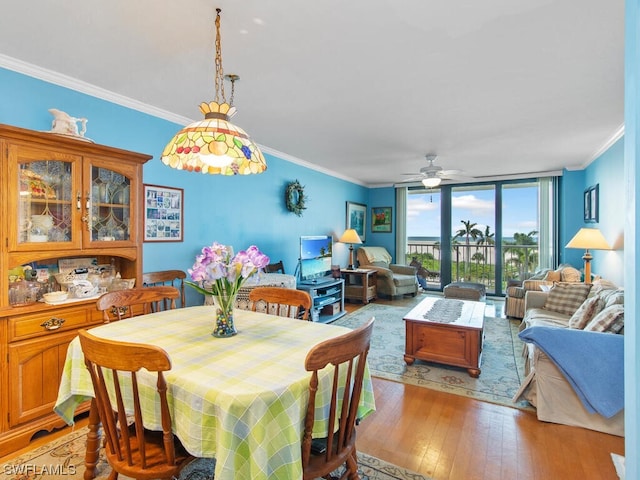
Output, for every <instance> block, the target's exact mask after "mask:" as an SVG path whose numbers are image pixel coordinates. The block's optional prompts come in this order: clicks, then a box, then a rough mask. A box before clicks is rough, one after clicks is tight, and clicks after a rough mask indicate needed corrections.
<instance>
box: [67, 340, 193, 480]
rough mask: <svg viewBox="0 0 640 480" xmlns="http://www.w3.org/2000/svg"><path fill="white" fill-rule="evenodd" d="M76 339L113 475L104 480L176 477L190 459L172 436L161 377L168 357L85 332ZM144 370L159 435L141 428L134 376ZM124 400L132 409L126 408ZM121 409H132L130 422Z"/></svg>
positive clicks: (158, 350)
mask: <svg viewBox="0 0 640 480" xmlns="http://www.w3.org/2000/svg"><path fill="white" fill-rule="evenodd" d="M78 335H79V337H80V345H81V347H82V352H83V354H84V361H85V364H86V366H87V369H88V370H89V374H90V375H91V382H92V384H93V390H94V392H95V406H96V407H97V409H98V415H99V417H100V421H101V422H102V430H103V432H104V439H105V442H104V443H105V445H104V446H105V448H104V451H105V455H106V457H107V461H108V462H109V465H110V466H111V469H112V473H113V474H114V475H112V476H110V477H109V478H110V479H112V478H113V479H117V478H118V474H122V475H126V476H128V477H131V478H135V479H153V478H159V479H173V478H178V475H179V473H180V470H181V469H182V468H183V467H184V466H185V465H186V464H187V463H189V462H190V461H191V460H193V457H192V456H191V455H189V454H188V453H187V452H186V450H185V449H184V447H183V446H182V444H181V443H180V441H179V440H178V439H177V438H175V437H174V435H173V433H172V428H171V414H170V411H169V405H168V402H167V383H166V381H165V378H164V375H163V373H162V372H166V371H167V370H171V360H170V359H169V356H168V355H167V353H166V352H165V351H164V350H163V349H161V348H160V347H156V346H155V345H145V344H142V343H128V342H119V341H114V340H107V339H101V338H98V337H95V336H93V335H91V334H90V333H89V332H87V331H86V330H80V331H79V332H78ZM143 368H144V369H146V370H147V371H148V372H154V373H156V377H157V380H156V389H157V402H158V403H159V408H160V415H161V423H162V431H152V430H148V429H145V426H144V423H143V418H142V408H141V404H140V396H139V391H138V384H139V382H138V375H139V374H138V372H139V371H140V370H141V369H143ZM107 372H110V373H107ZM107 385H109V388H110V390H111V394H112V396H111V397H110V396H109V393H108V387H107ZM111 399H113V402H112V400H111ZM125 399H127V401H128V402H131V403H132V405H130V404H127V405H126V406H125ZM125 407H126V408H131V409H132V410H133V417H130V416H128V415H127V413H126V411H125ZM131 418H132V419H133V422H131Z"/></svg>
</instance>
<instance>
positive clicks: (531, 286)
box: [504, 264, 598, 318]
mask: <svg viewBox="0 0 640 480" xmlns="http://www.w3.org/2000/svg"><path fill="white" fill-rule="evenodd" d="M581 277H582V275H581V273H580V271H579V270H578V269H577V268H574V267H572V266H571V265H567V264H563V265H560V266H558V268H556V269H555V270H551V269H549V268H547V269H543V270H540V271H538V272H536V273H534V274H533V275H532V276H531V277H529V278H528V279H526V280H509V281H508V282H507V290H506V296H505V302H504V314H505V315H506V316H507V317H511V318H523V317H524V311H525V308H524V297H525V295H526V294H527V292H530V291H542V290H543V289H544V288H545V287H548V288H550V287H551V286H552V285H553V283H554V282H580V281H581V280H582V278H581ZM594 278H598V277H594Z"/></svg>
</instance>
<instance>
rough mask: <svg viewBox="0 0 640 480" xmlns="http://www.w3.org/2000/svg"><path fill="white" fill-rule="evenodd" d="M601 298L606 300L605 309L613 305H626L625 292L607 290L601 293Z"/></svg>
mask: <svg viewBox="0 0 640 480" xmlns="http://www.w3.org/2000/svg"><path fill="white" fill-rule="evenodd" d="M600 298H602V299H603V300H604V308H607V307H610V306H611V305H623V304H624V290H622V289H617V290H606V291H604V292H602V293H600Z"/></svg>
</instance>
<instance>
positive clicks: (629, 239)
mask: <svg viewBox="0 0 640 480" xmlns="http://www.w3.org/2000/svg"><path fill="white" fill-rule="evenodd" d="M624 43H625V55H624V63H625V66H624V70H625V71H624V89H625V91H624V128H625V139H624V177H623V181H622V182H621V183H620V185H619V192H620V197H622V195H623V194H624V198H620V202H619V205H620V209H621V210H623V211H624V243H625V263H624V278H625V302H624V309H625V312H624V313H625V317H626V318H627V319H630V321H627V322H625V323H626V324H625V329H624V330H625V335H624V379H625V383H624V395H625V398H624V403H625V418H624V431H625V451H626V452H627V453H626V460H625V462H626V463H625V467H626V472H625V473H626V477H625V478H629V479H632V478H633V479H636V478H640V464H639V462H640V460H639V458H638V450H639V449H640V444H639V443H640V415H639V414H638V413H639V409H640V385H638V377H640V355H638V351H639V350H640V329H638V323H637V318H638V314H637V312H638V305H637V303H638V295H640V290H639V285H640V284H639V283H638V280H637V273H638V269H639V268H640V262H639V261H640V258H639V257H638V254H637V252H638V249H639V248H640V235H638V230H639V229H638V220H637V215H638V212H640V209H639V205H638V202H640V182H638V181H637V178H638V161H639V160H640V77H639V76H638V69H640V48H639V47H640V0H627V1H626V2H625V42H624Z"/></svg>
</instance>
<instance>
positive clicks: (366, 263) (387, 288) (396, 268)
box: [357, 247, 418, 299]
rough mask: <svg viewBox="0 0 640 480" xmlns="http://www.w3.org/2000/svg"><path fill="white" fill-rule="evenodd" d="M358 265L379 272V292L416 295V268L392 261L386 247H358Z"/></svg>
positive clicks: (382, 293) (391, 295)
mask: <svg viewBox="0 0 640 480" xmlns="http://www.w3.org/2000/svg"><path fill="white" fill-rule="evenodd" d="M357 255H358V265H359V267H360V268H370V269H373V270H376V271H377V272H378V273H377V275H376V276H377V279H378V280H377V284H376V287H377V294H378V295H383V296H388V297H391V298H392V299H393V298H395V297H400V296H402V295H412V296H414V297H415V296H416V294H417V293H418V280H417V277H416V272H417V270H416V268H415V267H412V266H409V265H398V264H394V263H391V255H390V254H389V252H388V251H387V250H386V249H385V248H384V247H360V248H358V254H357Z"/></svg>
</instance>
